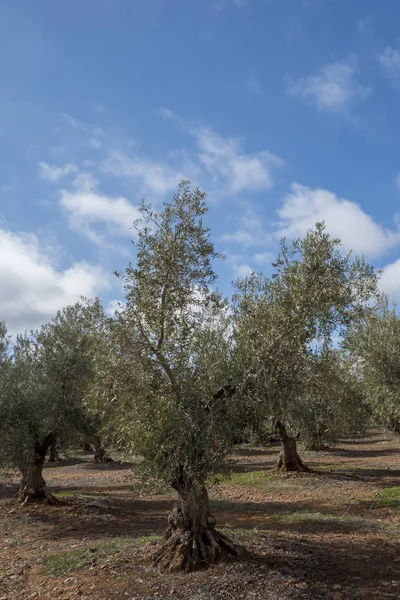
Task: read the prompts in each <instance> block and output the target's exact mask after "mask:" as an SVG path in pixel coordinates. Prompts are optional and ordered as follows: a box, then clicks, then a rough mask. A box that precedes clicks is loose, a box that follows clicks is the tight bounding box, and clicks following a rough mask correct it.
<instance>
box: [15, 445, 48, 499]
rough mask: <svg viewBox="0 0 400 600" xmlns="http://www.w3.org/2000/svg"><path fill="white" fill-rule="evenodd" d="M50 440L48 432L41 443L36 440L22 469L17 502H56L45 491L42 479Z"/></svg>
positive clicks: (44, 483)
mask: <svg viewBox="0 0 400 600" xmlns="http://www.w3.org/2000/svg"><path fill="white" fill-rule="evenodd" d="M52 442H54V435H53V434H49V435H48V436H47V437H46V438H45V440H44V441H43V442H42V443H41V444H39V442H36V444H35V448H34V452H33V453H32V454H31V456H30V459H29V462H28V464H27V466H26V468H24V469H23V470H22V479H21V484H20V489H19V492H18V494H17V500H18V501H19V502H23V503H24V504H25V503H27V502H41V501H47V502H51V503H54V502H56V499H55V498H54V496H52V495H51V494H50V493H49V492H48V491H47V489H46V482H45V480H44V479H43V464H44V460H45V458H46V454H47V451H48V449H49V446H50V444H51V443H52Z"/></svg>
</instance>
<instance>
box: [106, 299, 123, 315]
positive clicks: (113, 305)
mask: <svg viewBox="0 0 400 600" xmlns="http://www.w3.org/2000/svg"><path fill="white" fill-rule="evenodd" d="M125 306H126V304H125V302H124V301H123V300H111V302H109V303H108V305H107V307H106V309H105V312H106V314H107V315H109V316H110V317H113V316H114V315H115V313H119V312H122V311H123V310H124V308H125Z"/></svg>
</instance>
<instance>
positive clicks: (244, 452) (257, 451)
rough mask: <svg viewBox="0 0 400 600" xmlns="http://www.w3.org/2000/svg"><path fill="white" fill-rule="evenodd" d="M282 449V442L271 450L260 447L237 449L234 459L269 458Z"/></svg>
mask: <svg viewBox="0 0 400 600" xmlns="http://www.w3.org/2000/svg"><path fill="white" fill-rule="evenodd" d="M279 447H280V442H279V443H278V444H277V447H275V446H273V447H272V446H271V448H265V447H262V446H260V447H259V448H254V447H253V448H238V447H237V448H235V449H234V452H233V455H232V456H233V457H235V456H241V457H247V456H249V457H250V456H269V455H271V454H276V452H277V450H278V448H279Z"/></svg>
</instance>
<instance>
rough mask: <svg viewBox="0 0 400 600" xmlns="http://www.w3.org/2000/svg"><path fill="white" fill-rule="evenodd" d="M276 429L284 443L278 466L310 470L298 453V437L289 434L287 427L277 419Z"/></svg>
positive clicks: (289, 469) (290, 469)
mask: <svg viewBox="0 0 400 600" xmlns="http://www.w3.org/2000/svg"><path fill="white" fill-rule="evenodd" d="M276 429H277V431H278V434H279V439H280V441H281V443H282V451H281V453H280V455H279V458H278V462H277V464H276V468H277V469H278V470H282V471H309V470H310V469H309V468H308V467H307V466H306V465H304V464H303V462H302V460H301V458H300V456H299V455H298V452H297V443H296V438H294V437H292V436H290V435H288V433H287V431H286V427H285V426H284V424H283V423H281V422H280V421H276Z"/></svg>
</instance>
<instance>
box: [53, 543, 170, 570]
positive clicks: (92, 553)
mask: <svg viewBox="0 0 400 600" xmlns="http://www.w3.org/2000/svg"><path fill="white" fill-rule="evenodd" d="M158 539H160V536H157V535H153V536H152V535H151V536H141V537H138V538H132V539H118V540H113V541H109V542H103V543H101V544H93V545H92V546H89V547H86V548H77V549H75V550H70V551H69V552H61V553H59V554H50V555H49V556H46V557H44V559H43V565H44V567H45V569H46V572H47V573H48V574H49V575H54V576H55V577H60V576H62V575H65V574H66V573H68V571H76V570H78V569H82V568H83V567H89V566H96V565H98V564H99V563H102V562H105V561H107V560H109V559H110V558H113V559H115V557H116V556H117V555H118V554H120V553H121V552H122V551H123V550H125V549H126V548H129V547H132V546H141V545H145V544H147V543H148V542H152V541H156V540H158Z"/></svg>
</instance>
